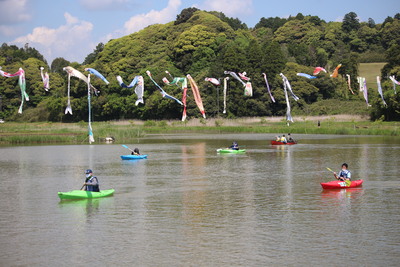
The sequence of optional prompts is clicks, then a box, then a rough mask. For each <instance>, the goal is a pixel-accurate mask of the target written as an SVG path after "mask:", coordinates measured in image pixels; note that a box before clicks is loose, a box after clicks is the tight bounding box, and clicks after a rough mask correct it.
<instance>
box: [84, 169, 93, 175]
mask: <svg viewBox="0 0 400 267" xmlns="http://www.w3.org/2000/svg"><path fill="white" fill-rule="evenodd" d="M85 173H86V174H89V173H93V172H92V170H91V169H87V170H86V171H85Z"/></svg>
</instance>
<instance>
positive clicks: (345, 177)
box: [333, 163, 351, 181]
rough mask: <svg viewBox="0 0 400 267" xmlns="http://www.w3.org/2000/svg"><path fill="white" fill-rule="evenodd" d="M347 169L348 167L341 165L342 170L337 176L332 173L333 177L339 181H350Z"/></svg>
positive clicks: (345, 164)
mask: <svg viewBox="0 0 400 267" xmlns="http://www.w3.org/2000/svg"><path fill="white" fill-rule="evenodd" d="M348 167H349V166H348V165H347V163H343V164H342V170H341V171H340V172H339V175H337V173H336V172H334V173H333V176H335V178H336V179H337V180H340V181H351V172H350V171H349V170H348V169H347V168H348Z"/></svg>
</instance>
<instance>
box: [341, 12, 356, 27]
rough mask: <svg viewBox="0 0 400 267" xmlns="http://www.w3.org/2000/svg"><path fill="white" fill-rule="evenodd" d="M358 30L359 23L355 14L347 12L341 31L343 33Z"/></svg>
mask: <svg viewBox="0 0 400 267" xmlns="http://www.w3.org/2000/svg"><path fill="white" fill-rule="evenodd" d="M359 28H360V21H359V19H358V17H357V14H356V13H355V12H349V13H347V14H346V15H344V18H343V22H342V30H343V31H344V32H351V31H357V30H358V29H359Z"/></svg>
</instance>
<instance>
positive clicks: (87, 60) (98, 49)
mask: <svg viewBox="0 0 400 267" xmlns="http://www.w3.org/2000/svg"><path fill="white" fill-rule="evenodd" d="M103 49H104V44H103V43H99V44H98V45H97V46H96V48H95V49H94V51H93V52H92V53H90V54H89V55H87V56H86V57H85V60H84V61H83V63H82V64H83V65H87V64H91V63H93V62H94V61H95V60H96V58H97V55H98V54H99V53H100V52H101V51H103Z"/></svg>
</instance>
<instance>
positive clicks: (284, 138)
mask: <svg viewBox="0 0 400 267" xmlns="http://www.w3.org/2000/svg"><path fill="white" fill-rule="evenodd" d="M281 142H282V143H284V144H286V143H287V140H286V136H285V135H282V138H281Z"/></svg>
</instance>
